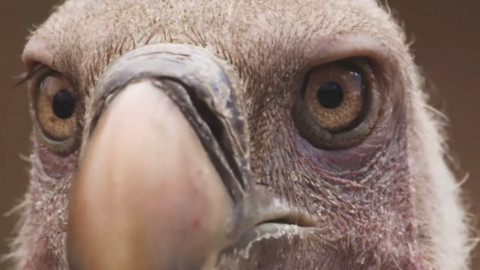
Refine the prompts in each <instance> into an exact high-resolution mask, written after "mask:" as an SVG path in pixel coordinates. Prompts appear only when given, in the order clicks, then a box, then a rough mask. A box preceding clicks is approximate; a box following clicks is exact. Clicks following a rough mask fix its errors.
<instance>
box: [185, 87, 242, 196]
mask: <svg viewBox="0 0 480 270" xmlns="http://www.w3.org/2000/svg"><path fill="white" fill-rule="evenodd" d="M187 92H188V95H189V96H190V99H191V101H192V103H193V106H194V107H195V109H196V110H197V113H198V114H199V115H200V117H201V118H202V120H203V121H204V122H205V123H206V125H207V126H208V128H209V129H210V131H211V132H212V135H213V137H214V138H215V140H216V141H217V143H218V144H219V146H220V149H221V150H222V152H223V154H224V157H225V159H226V161H227V163H228V165H229V167H230V169H231V170H232V172H233V174H234V175H235V177H236V178H237V179H239V180H240V179H242V174H241V172H240V168H239V167H238V164H237V162H236V161H235V159H234V158H233V150H232V149H231V147H230V145H229V143H230V142H229V141H228V138H227V137H226V131H225V130H224V128H223V125H222V123H221V121H220V119H219V116H217V115H215V113H214V112H213V111H212V110H211V109H210V108H209V106H208V105H207V104H206V103H205V101H204V100H202V99H200V98H198V96H197V95H196V93H195V92H194V91H192V90H190V89H189V88H188V87H187ZM240 183H241V184H242V183H243V181H240ZM244 188H245V187H244Z"/></svg>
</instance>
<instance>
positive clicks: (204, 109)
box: [10, 0, 470, 270]
mask: <svg viewBox="0 0 480 270" xmlns="http://www.w3.org/2000/svg"><path fill="white" fill-rule="evenodd" d="M23 60H24V62H25V66H26V69H27V73H26V77H25V81H26V82H27V84H28V89H29V96H30V104H31V107H30V108H31V114H32V119H33V127H34V128H33V134H32V141H33V153H32V154H31V156H30V160H31V162H32V169H31V174H30V176H31V181H30V185H29V189H28V192H27V195H26V197H25V200H24V203H23V204H22V205H21V206H20V207H19V211H20V212H21V213H22V217H23V218H22V220H21V223H20V226H19V231H18V235H17V237H16V240H15V241H14V243H13V244H12V253H11V255H10V258H11V259H12V261H13V262H14V267H15V269H21V270H36V269H39V270H43V269H48V270H67V269H70V270H114V269H115V270H130V269H137V270H149V269H168V270H182V269H186V270H200V269H204V270H209V269H218V270H227V269H228V270H237V269H238V270H240V269H247V270H254V269H267V270H268V269H287V270H292V269H300V270H309V269H339V270H344V269H349V270H363V269H365V270H367V269H368V270H374V269H404V270H427V269H428V270H429V269H435V270H465V269H467V268H468V254H469V250H470V244H469V239H468V226H467V222H466V220H465V217H466V215H465V211H464V210H463V207H462V204H461V200H460V195H459V189H458V183H457V182H456V181H455V178H454V176H453V174H452V172H451V171H450V169H449V167H448V164H447V162H446V158H445V156H446V151H445V147H444V139H443V128H442V127H443V123H442V121H441V120H439V117H438V114H437V113H436V112H435V111H434V110H433V109H431V108H430V107H429V106H428V105H427V97H426V94H425V92H424V91H423V82H422V77H421V76H420V73H419V70H418V68H417V67H416V65H415V64H414V61H413V57H412V54H411V53H410V51H409V48H408V44H407V42H406V40H405V36H404V33H403V30H402V28H401V27H399V25H398V24H397V23H396V22H395V21H394V19H392V17H391V15H390V14H389V12H388V10H387V9H385V8H383V7H382V6H380V4H379V3H377V1H374V0H355V1H352V0H323V1H318V0H302V1H288V0H258V1H254V0H237V1H234V0H216V1H208V0H177V1H165V0H95V1H94V0H67V1H65V2H64V3H63V4H61V5H60V6H58V7H57V8H56V9H55V10H54V12H53V14H52V15H51V16H50V18H49V19H48V20H47V21H46V22H45V23H44V24H43V25H41V26H40V27H38V28H37V29H36V30H35V31H34V32H33V34H32V35H31V37H30V38H29V41H28V43H27V45H26V47H25V51H24V54H23Z"/></svg>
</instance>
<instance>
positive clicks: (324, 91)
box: [317, 81, 343, 109]
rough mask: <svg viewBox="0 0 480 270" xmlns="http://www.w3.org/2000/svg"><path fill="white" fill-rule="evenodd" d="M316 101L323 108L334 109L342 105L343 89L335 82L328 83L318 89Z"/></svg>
mask: <svg viewBox="0 0 480 270" xmlns="http://www.w3.org/2000/svg"><path fill="white" fill-rule="evenodd" d="M317 99H318V102H319V103H320V105H322V106H323V107H324V108H326V109H335V108H337V107H338V106H340V104H342V101H343V89H342V87H341V86H340V85H339V84H338V83H337V82H334V81H328V82H326V83H324V84H322V85H321V86H320V89H318V92H317Z"/></svg>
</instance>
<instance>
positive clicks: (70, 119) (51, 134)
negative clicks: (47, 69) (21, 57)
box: [35, 72, 78, 151]
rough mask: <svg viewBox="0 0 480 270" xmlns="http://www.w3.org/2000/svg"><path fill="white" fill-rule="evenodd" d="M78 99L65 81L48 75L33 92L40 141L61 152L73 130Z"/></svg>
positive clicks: (51, 74) (72, 134) (59, 77)
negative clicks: (34, 93)
mask: <svg viewBox="0 0 480 270" xmlns="http://www.w3.org/2000/svg"><path fill="white" fill-rule="evenodd" d="M77 107H78V100H77V96H76V94H75V92H74V91H73V88H72V86H71V84H70V82H69V80H68V79H67V78H66V77H65V76H63V75H62V74H60V73H56V72H52V73H50V74H49V75H48V76H46V77H45V78H43V80H42V82H41V83H40V84H39V86H38V88H37V89H36V102H35V112H36V117H37V122H38V126H39V128H40V130H41V133H42V135H43V139H44V141H45V142H46V143H47V144H49V146H53V145H54V146H55V147H57V148H58V147H59V146H61V147H60V149H59V151H64V150H65V149H66V148H68V145H62V144H63V143H66V144H69V145H70V144H71V142H72V141H73V138H72V137H73V136H74V133H75V132H76V130H77V123H78V121H77V120H78V119H77V111H78V109H77Z"/></svg>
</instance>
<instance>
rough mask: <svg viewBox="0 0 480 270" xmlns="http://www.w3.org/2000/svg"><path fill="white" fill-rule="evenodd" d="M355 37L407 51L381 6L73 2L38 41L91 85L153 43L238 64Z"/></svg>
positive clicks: (197, 0) (195, 0) (363, 1)
mask: <svg viewBox="0 0 480 270" xmlns="http://www.w3.org/2000/svg"><path fill="white" fill-rule="evenodd" d="M355 33H362V34H363V35H369V36H370V37H373V38H374V39H376V40H377V41H378V42H379V43H380V44H382V45H384V46H385V47H386V48H389V49H393V50H395V51H399V50H398V48H400V50H402V48H403V47H404V41H403V35H402V32H401V31H400V29H399V28H398V27H397V25H396V24H395V23H394V22H393V21H392V20H391V18H390V16H389V14H388V13H387V12H385V10H383V9H382V8H381V7H380V6H379V4H378V3H377V1H375V0H323V1H322V0H302V1H291V0H263V1H262V0H258V1H254V0H236V1H235V0H216V1H214V0H176V1H173V0H170V1H168V0H67V1H66V2H65V3H64V4H62V5H61V6H59V7H58V8H57V9H56V10H55V12H54V13H53V14H52V15H51V16H50V18H49V19H48V20H47V21H46V22H45V23H44V24H43V25H42V26H40V27H39V28H38V29H37V30H36V31H35V32H34V34H33V37H32V40H42V43H44V47H46V49H45V50H44V51H45V52H46V53H44V57H43V58H42V61H43V62H44V64H46V65H49V66H51V67H53V68H55V69H58V70H60V71H67V72H68V70H64V69H75V70H74V71H71V73H75V74H77V75H78V76H80V78H81V80H82V81H85V80H86V78H85V77H92V76H97V75H98V74H99V73H101V71H102V70H103V68H104V67H105V66H106V65H107V64H108V63H109V62H110V61H112V60H114V59H115V58H116V57H118V56H119V55H121V54H123V53H124V52H126V51H128V50H131V49H133V48H135V47H138V46H141V45H144V44H147V43H156V42H173V43H190V44H192V43H193V44H197V45H202V46H205V47H209V48H212V49H213V50H214V51H216V52H219V51H223V53H225V51H227V52H228V54H229V55H233V57H234V58H235V57H236V56H237V57H238V56H239V55H241V56H243V57H244V58H245V55H247V57H248V55H251V54H259V55H260V56H265V57H264V58H270V57H271V58H273V59H281V58H282V55H285V54H289V55H292V54H293V55H294V54H295V53H298V58H300V57H302V56H301V54H302V53H304V52H300V50H299V49H298V48H306V47H308V46H310V45H311V44H309V43H312V40H315V39H316V38H318V37H328V36H335V35H344V34H355ZM32 40H31V43H32ZM315 46H318V44H315ZM396 48H397V49H396ZM26 51H28V45H27V50H26ZM287 52H288V53H287ZM45 55H47V56H46V57H45ZM272 56H273V57H272ZM249 58H255V59H257V61H258V59H259V58H261V57H249ZM248 61H249V62H250V61H253V60H251V59H249V60H248ZM232 62H235V61H232ZM234 64H235V63H234ZM249 64H250V65H252V63H249ZM258 65H259V64H258V63H257V64H255V65H254V66H258ZM87 66H88V71H87V69H86V68H85V67H87ZM82 72H83V73H87V72H88V74H82ZM91 79H94V78H91Z"/></svg>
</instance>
